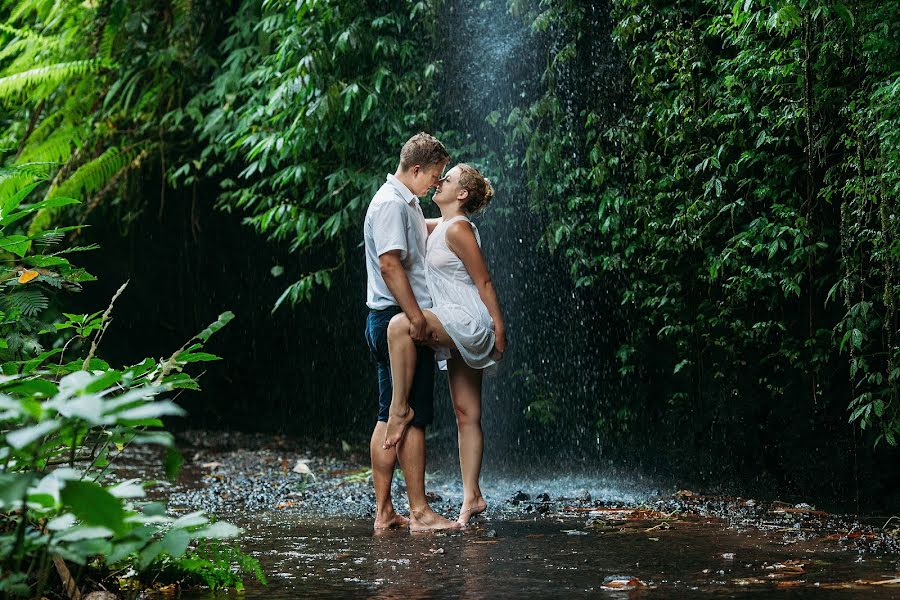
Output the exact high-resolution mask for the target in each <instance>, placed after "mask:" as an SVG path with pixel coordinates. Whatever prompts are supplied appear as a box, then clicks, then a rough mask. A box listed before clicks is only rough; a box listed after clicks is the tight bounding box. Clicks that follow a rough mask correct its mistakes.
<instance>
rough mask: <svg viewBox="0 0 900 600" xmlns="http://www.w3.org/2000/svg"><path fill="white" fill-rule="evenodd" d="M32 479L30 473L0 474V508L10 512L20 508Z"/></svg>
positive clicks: (32, 476)
mask: <svg viewBox="0 0 900 600" xmlns="http://www.w3.org/2000/svg"><path fill="white" fill-rule="evenodd" d="M33 479H34V475H33V474H31V473H0V507H2V508H3V509H5V511H6V512H12V510H13V509H14V508H15V507H17V506H21V505H22V500H23V498H24V497H25V492H26V491H27V490H28V487H29V486H30V485H31V481H32V480H33Z"/></svg>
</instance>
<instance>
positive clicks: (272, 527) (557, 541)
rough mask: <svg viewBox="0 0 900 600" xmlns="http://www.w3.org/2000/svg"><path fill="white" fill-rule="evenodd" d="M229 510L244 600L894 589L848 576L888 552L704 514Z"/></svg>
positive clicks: (871, 570)
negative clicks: (406, 516) (663, 521)
mask: <svg viewBox="0 0 900 600" xmlns="http://www.w3.org/2000/svg"><path fill="white" fill-rule="evenodd" d="M235 517H237V515H235V516H232V517H231V519H232V521H234V522H237V523H238V524H240V525H242V526H243V527H245V528H246V530H247V533H246V534H245V536H244V537H243V538H242V547H243V548H244V549H245V550H246V551H248V552H250V553H251V554H253V555H254V556H256V557H257V558H258V559H259V560H260V562H261V563H262V565H263V568H264V570H265V571H266V572H267V573H268V575H269V585H268V587H266V588H263V587H262V586H260V585H259V584H251V585H249V586H248V589H247V592H246V594H247V596H248V597H261V596H263V595H265V596H266V597H269V598H297V597H324V596H329V597H334V596H340V597H354V598H456V597H462V598H482V597H484V598H487V597H491V598H496V597H516V598H546V597H588V596H592V597H593V596H598V595H599V596H601V597H609V598H643V597H659V598H663V597H664V598H696V597H698V595H710V596H715V597H725V598H744V597H753V598H768V597H772V598H787V597H789V598H807V597H810V598H811V597H813V595H815V597H816V598H821V597H825V598H831V597H834V598H852V597H857V596H858V595H861V594H865V595H866V597H874V598H897V597H898V596H900V590H898V588H897V587H893V588H891V587H890V586H874V585H864V584H856V583H854V582H856V581H857V580H860V579H869V580H875V581H880V580H884V579H889V578H891V577H896V575H895V574H896V573H897V564H896V560H895V559H894V560H891V559H887V558H878V557H871V556H868V557H860V556H859V555H857V554H856V553H854V552H850V551H846V550H840V549H836V548H834V547H831V548H829V547H827V545H824V544H823V543H821V542H817V541H813V542H800V543H796V544H791V545H789V546H785V545H784V544H783V542H782V541H780V540H778V541H776V540H774V539H771V538H768V537H766V536H765V535H761V534H760V533H759V532H754V533H749V532H738V531H735V530H730V529H723V528H722V527H721V524H719V523H714V522H704V521H697V522H693V523H675V524H673V526H672V528H671V529H668V530H663V529H657V530H653V531H649V532H648V531H645V530H643V529H639V530H629V531H624V532H623V531H598V530H596V529H593V528H587V527H585V521H584V519H583V518H579V517H577V516H572V517H567V518H552V519H551V518H535V519H514V520H487V521H482V522H480V523H478V524H477V525H475V526H473V527H470V528H469V529H467V530H465V531H461V532H452V533H443V534H442V533H437V534H435V533H424V534H410V533H409V532H407V531H399V530H395V531H388V532H384V533H381V534H378V535H376V534H374V533H373V531H372V529H371V523H370V522H369V521H368V520H365V521H362V520H352V519H315V518H309V517H305V516H302V517H301V516H299V515H296V514H294V515H292V514H289V513H285V512H274V511H273V512H264V513H257V514H245V515H243V516H242V517H243V518H235ZM730 554H733V558H731V557H730V556H728V555H730ZM723 555H725V557H723ZM800 564H802V567H801V566H799V565H800ZM612 577H619V578H622V579H629V578H636V579H638V580H640V582H641V583H643V584H644V585H639V586H638V587H635V588H634V589H631V590H621V589H604V582H605V581H607V580H608V579H609V578H612ZM635 585H638V584H635ZM832 586H834V587H832ZM841 586H843V587H841ZM835 588H836V589H835ZM224 595H227V594H220V597H221V596H224ZM183 597H192V598H203V597H215V596H214V595H210V594H187V595H184V596H183Z"/></svg>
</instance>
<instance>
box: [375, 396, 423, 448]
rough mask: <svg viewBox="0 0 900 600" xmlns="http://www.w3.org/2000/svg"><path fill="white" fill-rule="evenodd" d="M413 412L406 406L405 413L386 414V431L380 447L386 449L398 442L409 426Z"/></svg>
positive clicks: (414, 412)
mask: <svg viewBox="0 0 900 600" xmlns="http://www.w3.org/2000/svg"><path fill="white" fill-rule="evenodd" d="M415 414H416V411H414V410H413V409H412V407H411V406H409V407H407V408H406V413H405V414H395V413H390V414H389V415H388V422H387V433H386V434H385V436H384V444H382V446H381V447H382V448H384V449H385V450H387V449H388V448H393V447H394V446H396V445H397V444H399V443H400V440H402V439H403V434H404V433H406V428H407V427H409V423H410V421H412V420H413V416H415Z"/></svg>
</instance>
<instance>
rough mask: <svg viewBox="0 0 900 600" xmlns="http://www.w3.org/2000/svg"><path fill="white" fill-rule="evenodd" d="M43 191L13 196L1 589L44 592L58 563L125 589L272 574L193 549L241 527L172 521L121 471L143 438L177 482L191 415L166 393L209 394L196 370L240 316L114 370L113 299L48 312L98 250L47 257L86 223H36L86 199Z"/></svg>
mask: <svg viewBox="0 0 900 600" xmlns="http://www.w3.org/2000/svg"><path fill="white" fill-rule="evenodd" d="M28 169H29V167H28V166H22V167H16V168H10V169H6V170H5V172H3V173H0V177H16V176H20V177H24V178H25V179H28V178H31V179H34V173H33V172H31V171H29V170H28ZM40 183H41V181H33V182H31V183H29V184H28V185H26V186H25V187H23V188H22V189H20V190H19V191H18V192H16V193H14V194H12V195H9V196H0V260H3V261H4V263H6V264H8V265H9V266H5V267H3V275H2V280H0V311H2V312H0V332H2V334H3V335H4V338H3V339H0V373H2V374H0V560H2V561H3V567H4V569H3V571H4V576H3V578H2V579H0V589H2V590H3V592H4V596H34V595H35V592H36V595H37V596H38V597H41V596H42V595H43V593H44V591H45V589H46V588H47V585H48V580H49V577H50V568H51V565H52V564H53V563H52V561H51V559H62V560H63V561H65V562H66V563H70V564H73V565H79V566H80V567H81V568H80V569H79V573H81V574H82V576H83V575H88V574H89V575H90V577H91V578H92V579H93V580H94V581H102V580H103V579H104V578H108V579H110V580H111V581H107V584H109V585H115V584H116V578H115V577H113V574H114V573H116V572H119V571H121V570H124V569H131V570H133V572H134V575H133V577H132V579H134V580H135V581H136V582H137V587H138V588H142V587H144V586H146V585H149V584H150V583H151V582H152V581H153V580H156V579H158V577H159V576H160V575H161V574H166V576H167V577H169V578H170V580H172V581H184V582H200V583H205V584H207V585H210V586H212V587H223V586H233V587H241V586H242V585H243V583H242V579H243V577H244V576H245V574H253V575H254V576H256V577H258V578H260V579H262V576H261V572H260V569H259V564H258V563H257V562H256V561H255V560H254V559H252V558H251V557H248V556H246V555H244V554H242V553H241V552H240V551H239V550H238V549H237V548H233V547H228V546H225V545H221V544H218V543H217V542H216V543H215V544H214V545H213V546H211V547H212V548H215V550H211V551H209V552H211V554H210V556H211V557H212V558H211V559H210V560H207V561H206V562H205V563H204V562H202V560H201V559H199V558H198V556H197V554H196V553H197V552H199V551H200V550H195V551H193V552H192V553H191V554H188V550H189V548H191V546H192V544H193V545H194V547H196V548H200V547H206V546H202V545H201V546H198V543H199V542H202V543H203V544H208V542H207V540H220V539H224V538H232V537H234V536H236V535H237V534H238V533H239V530H238V529H237V528H236V527H234V526H232V525H229V524H227V523H223V522H217V523H211V522H210V520H209V519H208V518H207V517H206V516H204V515H202V514H201V513H193V514H191V515H186V516H183V517H180V518H177V519H176V518H174V517H169V516H167V515H166V513H165V507H163V506H162V505H159V504H156V503H148V502H146V501H145V500H144V498H145V491H144V488H145V487H146V484H144V483H142V482H140V481H139V480H136V479H134V480H128V481H121V482H113V481H110V480H109V477H108V472H109V468H110V466H111V464H112V463H113V462H114V461H116V460H117V459H119V458H120V457H121V456H122V454H123V453H124V452H125V451H126V449H127V448H128V446H129V445H132V444H157V445H162V446H164V447H166V448H167V460H166V471H167V474H168V475H169V476H174V474H175V473H176V472H177V469H178V468H179V467H180V456H179V455H178V453H177V451H176V450H175V449H174V447H173V437H172V435H171V434H170V433H169V432H167V431H166V430H165V429H164V427H163V421H162V418H163V417H166V416H177V415H183V414H185V413H184V410H183V409H182V408H180V407H179V406H178V405H176V404H175V403H174V402H172V401H171V400H164V399H159V398H158V396H159V394H161V393H164V392H171V391H172V390H176V389H198V385H197V382H196V380H195V379H194V378H193V377H191V376H190V375H188V374H187V373H185V372H184V369H185V368H186V367H187V366H188V365H190V364H192V363H196V362H206V361H210V360H218V357H217V356H215V355H213V354H210V353H208V352H203V351H202V350H203V345H204V344H205V343H206V342H207V341H208V340H209V339H210V337H211V336H212V335H214V334H215V333H216V332H217V331H219V330H221V329H222V328H223V327H224V326H225V325H227V324H228V322H229V321H230V320H231V319H232V318H233V317H234V315H233V314H231V313H230V312H226V313H223V314H222V315H220V316H219V318H218V319H217V320H216V321H215V322H213V323H212V324H210V325H209V326H208V327H207V328H205V329H204V330H203V331H201V332H200V333H198V334H197V335H196V336H194V337H193V338H191V339H190V340H188V342H187V343H185V344H184V345H183V346H182V347H181V348H179V349H178V350H176V351H175V352H174V353H173V354H172V355H171V356H170V357H169V358H168V359H165V360H155V359H151V358H148V359H145V360H144V361H141V362H140V363H138V364H135V365H131V366H129V367H126V368H123V369H114V368H111V367H110V365H109V364H107V363H106V362H104V361H103V360H101V359H99V358H96V357H95V356H94V354H95V351H96V349H97V344H98V342H99V340H100V337H101V336H102V334H103V332H104V331H105V328H106V327H107V326H108V325H109V316H110V312H111V310H112V304H110V307H109V308H108V309H107V310H106V311H105V312H96V313H93V314H70V313H62V316H61V318H58V319H52V314H49V311H47V309H48V306H49V302H50V298H51V296H53V295H55V293H56V292H58V291H60V290H63V289H80V284H81V283H82V282H84V281H86V280H88V279H91V277H90V276H89V275H88V274H86V273H85V272H84V271H83V270H82V269H79V268H77V267H75V266H73V265H72V264H71V263H70V262H69V261H68V259H67V258H65V257H64V256H63V255H64V254H68V253H73V252H78V251H84V250H91V249H93V248H94V246H83V247H70V248H66V249H60V250H57V251H56V252H54V253H52V254H51V253H46V252H47V251H48V250H47V249H48V248H50V247H55V246H56V245H57V244H59V243H60V242H61V241H62V234H63V233H64V232H66V231H69V230H71V229H74V228H70V227H63V228H56V229H53V230H45V231H38V232H35V233H29V230H30V229H31V228H32V226H33V221H34V219H36V218H37V217H38V215H39V214H40V213H41V211H43V210H46V209H47V208H56V207H61V206H66V205H68V204H72V203H74V202H75V201H74V200H69V199H65V198H62V197H60V196H53V197H52V198H49V199H45V200H39V201H36V202H32V201H30V199H29V198H30V196H31V194H32V193H33V192H34V191H35V190H36V189H37V188H38V186H39V185H40ZM38 250H40V251H38ZM124 289H125V286H122V288H120V290H119V292H118V293H117V294H116V296H115V297H114V298H113V302H115V298H117V297H118V295H119V294H120V293H121V292H122V291H123V290H124ZM88 345H89V349H88ZM47 346H50V347H52V349H51V350H47V351H44V347H47ZM198 561H199V562H198ZM75 583H76V584H77V583H78V582H77V581H76V582H75Z"/></svg>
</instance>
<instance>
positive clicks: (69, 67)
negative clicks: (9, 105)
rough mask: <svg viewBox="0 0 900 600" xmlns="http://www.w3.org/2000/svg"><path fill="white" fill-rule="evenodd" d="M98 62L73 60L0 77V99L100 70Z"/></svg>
mask: <svg viewBox="0 0 900 600" xmlns="http://www.w3.org/2000/svg"><path fill="white" fill-rule="evenodd" d="M100 66H101V62H100V61H99V60H96V59H94V60H75V61H71V62H63V63H57V64H55V65H46V66H43V67H36V68H34V69H28V70H27V71H21V72H19V73H13V74H12V75H7V76H6V77H0V99H2V98H8V97H10V96H14V95H22V94H24V93H25V92H27V91H28V90H29V89H31V88H33V87H35V86H37V85H42V84H53V85H59V84H60V83H62V82H64V81H66V80H67V79H71V78H73V77H78V76H81V75H84V74H85V73H89V72H93V71H97V70H99V69H100Z"/></svg>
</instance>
